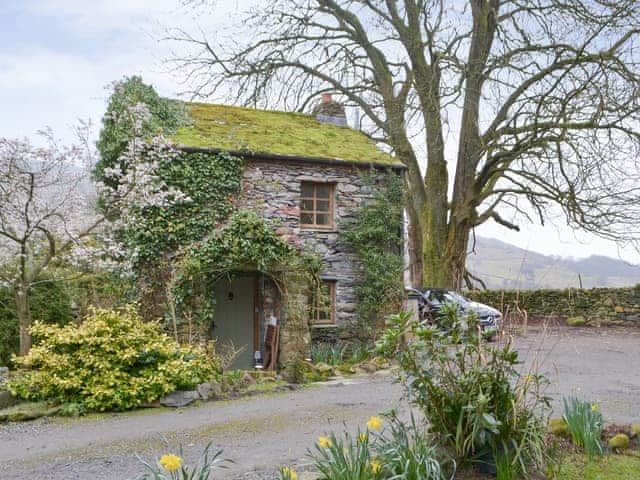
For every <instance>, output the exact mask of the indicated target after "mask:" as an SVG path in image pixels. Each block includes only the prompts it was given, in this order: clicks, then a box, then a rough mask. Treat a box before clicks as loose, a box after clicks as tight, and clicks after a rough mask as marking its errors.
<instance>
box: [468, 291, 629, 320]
mask: <svg viewBox="0 0 640 480" xmlns="http://www.w3.org/2000/svg"><path fill="white" fill-rule="evenodd" d="M467 296H469V297H470V298H471V299H473V300H477V301H479V302H482V303H486V304H489V305H492V306H494V307H496V308H499V309H501V310H502V311H503V312H504V313H506V314H510V313H512V312H517V311H518V310H523V311H526V312H527V315H528V316H529V318H536V317H538V318H540V317H552V318H561V319H566V318H570V317H583V318H584V319H585V321H586V322H587V323H588V324H592V325H636V326H640V285H638V286H635V287H629V288H593V289H584V290H580V289H566V290H522V291H516V290H486V291H474V292H468V293H467Z"/></svg>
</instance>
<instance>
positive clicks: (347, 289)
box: [238, 160, 400, 325]
mask: <svg viewBox="0 0 640 480" xmlns="http://www.w3.org/2000/svg"><path fill="white" fill-rule="evenodd" d="M367 172H368V170H367V169H362V168H357V167H354V166H343V165H321V164H309V163H306V162H305V163H303V162H300V163H294V162H286V163H285V162H276V161H271V160H268V161H267V160H265V161H256V160H252V161H250V162H248V163H247V165H246V167H245V170H244V173H243V179H242V193H241V195H240V198H239V200H238V207H239V208H248V209H251V210H253V211H255V212H257V213H258V214H259V215H261V216H262V217H263V218H265V219H266V220H267V222H268V223H269V224H270V225H274V226H275V227H276V232H277V233H278V234H279V235H281V236H282V237H283V238H284V239H286V240H287V241H289V242H291V243H292V244H294V245H296V246H298V247H302V248H304V249H307V250H310V251H313V252H315V253H316V254H318V255H319V256H320V257H321V258H322V262H323V268H322V272H321V276H322V278H325V279H327V280H335V281H336V324H337V325H344V324H347V323H349V322H350V321H352V320H355V319H356V309H357V300H356V295H355V291H354V287H355V286H356V284H357V282H358V278H359V276H360V272H361V270H362V267H361V264H360V262H359V261H358V258H357V256H356V255H355V254H354V253H353V252H352V251H350V250H349V248H348V247H347V246H346V245H345V244H344V242H342V241H341V238H340V225H341V224H342V223H344V222H348V221H349V220H352V219H353V218H354V217H355V216H356V215H357V213H358V210H359V208H360V207H361V206H362V205H363V204H365V203H366V202H367V201H370V200H371V188H370V187H369V186H368V185H367V183H366V181H365V176H366V175H367ZM378 174H385V172H381V171H379V172H378ZM306 181H309V182H326V183H333V184H335V203H334V224H335V228H334V229H333V230H307V229H301V228H300V207H299V205H300V185H301V182H306ZM390 228H391V226H390ZM398 228H400V226H398ZM265 313H266V312H265Z"/></svg>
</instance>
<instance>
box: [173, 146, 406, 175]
mask: <svg viewBox="0 0 640 480" xmlns="http://www.w3.org/2000/svg"><path fill="white" fill-rule="evenodd" d="M177 148H178V149H179V150H182V151H183V152H187V153H228V154H229V155H233V156H234V157H241V158H245V159H252V160H275V161H281V162H306V163H314V164H318V165H342V166H354V167H359V168H376V169H380V170H386V169H391V170H398V171H404V170H406V169H407V167H406V166H405V165H403V164H402V163H384V162H365V161H361V160H343V159H340V158H324V157H304V156H299V155H282V154H278V153H266V152H252V151H249V150H226V149H224V148H205V147H189V146H186V145H178V146H177Z"/></svg>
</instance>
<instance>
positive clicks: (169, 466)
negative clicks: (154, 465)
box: [160, 453, 182, 472]
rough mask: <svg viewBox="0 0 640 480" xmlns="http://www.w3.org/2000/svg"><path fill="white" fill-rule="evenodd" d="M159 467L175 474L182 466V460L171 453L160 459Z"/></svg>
mask: <svg viewBox="0 0 640 480" xmlns="http://www.w3.org/2000/svg"><path fill="white" fill-rule="evenodd" d="M160 465H162V467H163V468H164V469H165V470H166V471H167V472H175V471H176V470H178V469H179V468H180V467H181V466H182V458H180V457H179V456H177V455H174V454H173V453H168V454H165V455H162V456H161V457H160Z"/></svg>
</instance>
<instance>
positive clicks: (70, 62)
mask: <svg viewBox="0 0 640 480" xmlns="http://www.w3.org/2000/svg"><path fill="white" fill-rule="evenodd" d="M248 1H249V0H224V1H220V2H218V7H217V10H216V11H215V12H214V13H213V14H209V15H206V16H198V15H202V14H204V13H206V12H202V11H200V12H197V13H196V14H194V13H193V12H186V11H185V10H184V9H183V8H181V0H91V1H87V0H0V26H1V28H0V106H1V110H0V111H1V114H0V137H31V136H33V135H34V134H35V132H36V131H37V130H38V129H40V128H42V127H44V126H50V127H52V128H53V129H54V131H55V132H56V133H57V134H58V136H60V137H61V138H63V139H70V138H71V134H70V130H71V127H72V126H73V125H74V124H76V123H77V120H78V119H91V120H92V121H93V122H94V123H95V124H96V127H97V126H98V125H99V121H100V117H101V115H102V112H103V111H104V108H105V102H106V97H107V90H106V87H107V86H108V84H109V83H110V82H112V81H114V80H117V79H120V78H122V77H123V76H125V75H133V74H139V75H142V76H143V78H144V79H145V81H147V82H149V83H152V84H153V85H154V86H155V87H156V89H157V90H158V91H159V92H160V93H161V94H163V95H166V96H173V97H175V96H177V95H178V93H179V92H180V91H181V90H182V87H181V85H180V80H181V79H180V76H179V75H171V74H169V73H167V72H166V70H167V69H166V67H164V66H163V63H162V59H163V58H164V57H165V56H167V54H168V51H167V48H168V45H164V44H162V43H160V42H158V41H157V37H158V35H157V34H158V32H159V31H160V26H162V25H175V24H176V23H181V24H183V25H188V24H194V23H195V22H200V23H204V22H206V24H207V25H208V27H209V28H211V27H212V26H213V27H215V25H216V24H223V22H224V21H225V19H228V18H230V16H231V15H233V14H234V13H237V12H238V11H241V10H243V9H244V8H245V4H246V3H248ZM265 1H268V0H265ZM194 15H195V16H197V18H194ZM639 221H640V220H639ZM554 223H555V225H548V226H546V227H540V226H534V225H522V227H523V228H522V231H521V232H519V233H518V232H510V231H506V230H505V229H504V228H501V227H499V226H497V225H495V224H487V225H484V226H482V227H481V228H480V229H479V230H478V234H479V235H484V236H488V237H493V238H498V239H502V240H504V241H507V242H509V243H513V244H515V245H518V246H519V247H522V248H526V249H529V250H532V251H537V252H540V253H544V254H553V255H561V256H573V257H586V256H589V255H592V254H598V255H608V256H611V257H619V256H620V255H621V252H620V251H619V248H618V246H616V245H615V244H613V243H611V242H607V241H604V240H600V239H598V238H595V237H593V236H590V235H585V234H579V233H575V232H572V231H571V230H569V229H567V228H566V227H565V226H564V225H563V222H562V220H561V219H557V220H555V221H554ZM622 257H623V258H624V259H625V260H628V261H629V260H632V261H633V262H640V255H638V254H636V253H635V252H622Z"/></svg>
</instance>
